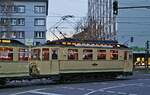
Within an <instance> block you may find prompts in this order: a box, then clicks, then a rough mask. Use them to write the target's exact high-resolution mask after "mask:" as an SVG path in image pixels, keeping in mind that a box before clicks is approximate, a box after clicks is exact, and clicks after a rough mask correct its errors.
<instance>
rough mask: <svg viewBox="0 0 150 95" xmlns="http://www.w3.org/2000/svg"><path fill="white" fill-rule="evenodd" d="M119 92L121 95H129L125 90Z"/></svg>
mask: <svg viewBox="0 0 150 95" xmlns="http://www.w3.org/2000/svg"><path fill="white" fill-rule="evenodd" d="M118 94H119V95H120V94H121V95H127V93H125V92H118Z"/></svg>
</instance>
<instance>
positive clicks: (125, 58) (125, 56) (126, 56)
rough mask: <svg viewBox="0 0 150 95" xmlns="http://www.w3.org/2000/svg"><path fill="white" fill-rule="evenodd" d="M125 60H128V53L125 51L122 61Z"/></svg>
mask: <svg viewBox="0 0 150 95" xmlns="http://www.w3.org/2000/svg"><path fill="white" fill-rule="evenodd" d="M127 58H128V52H127V51H125V52H124V60H127Z"/></svg>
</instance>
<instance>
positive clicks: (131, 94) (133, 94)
mask: <svg viewBox="0 0 150 95" xmlns="http://www.w3.org/2000/svg"><path fill="white" fill-rule="evenodd" d="M129 95H138V94H129Z"/></svg>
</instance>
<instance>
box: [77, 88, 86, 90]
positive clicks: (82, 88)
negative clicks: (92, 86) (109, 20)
mask: <svg viewBox="0 0 150 95" xmlns="http://www.w3.org/2000/svg"><path fill="white" fill-rule="evenodd" d="M77 89H78V90H86V89H85V88H77Z"/></svg>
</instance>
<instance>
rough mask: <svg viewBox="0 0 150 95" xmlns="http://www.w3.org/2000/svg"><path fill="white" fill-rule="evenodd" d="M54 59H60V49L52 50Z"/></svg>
mask: <svg viewBox="0 0 150 95" xmlns="http://www.w3.org/2000/svg"><path fill="white" fill-rule="evenodd" d="M52 59H54V60H57V59H58V49H52Z"/></svg>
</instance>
